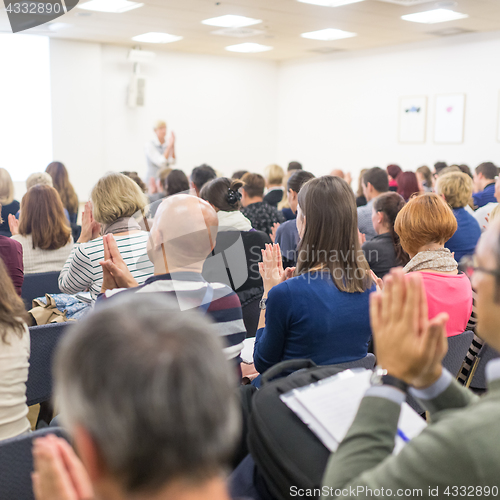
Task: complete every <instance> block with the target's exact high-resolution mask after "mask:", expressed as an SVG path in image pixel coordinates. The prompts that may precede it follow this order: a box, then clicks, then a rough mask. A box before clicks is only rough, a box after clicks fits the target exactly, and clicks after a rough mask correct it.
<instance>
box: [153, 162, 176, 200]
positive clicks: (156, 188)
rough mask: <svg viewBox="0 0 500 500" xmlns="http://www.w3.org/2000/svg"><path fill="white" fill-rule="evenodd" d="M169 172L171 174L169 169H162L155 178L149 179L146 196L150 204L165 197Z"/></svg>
mask: <svg viewBox="0 0 500 500" xmlns="http://www.w3.org/2000/svg"><path fill="white" fill-rule="evenodd" d="M170 172H172V169H171V168H170V167H163V168H161V169H160V170H159V171H158V173H157V174H156V177H151V179H150V186H149V195H148V196H149V202H150V203H154V202H155V201H158V200H162V199H163V198H165V196H167V193H166V187H165V186H166V182H167V177H168V174H170Z"/></svg>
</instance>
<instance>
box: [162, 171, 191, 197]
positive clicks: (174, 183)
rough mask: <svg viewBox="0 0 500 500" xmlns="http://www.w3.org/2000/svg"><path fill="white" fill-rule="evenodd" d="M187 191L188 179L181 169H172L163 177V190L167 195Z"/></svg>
mask: <svg viewBox="0 0 500 500" xmlns="http://www.w3.org/2000/svg"><path fill="white" fill-rule="evenodd" d="M183 191H189V179H188V178H187V175H186V174H185V173H184V172H183V171H182V170H172V172H170V173H169V174H168V175H167V178H166V179H165V192H166V193H167V196H172V195H173V194H177V193H182V192H183Z"/></svg>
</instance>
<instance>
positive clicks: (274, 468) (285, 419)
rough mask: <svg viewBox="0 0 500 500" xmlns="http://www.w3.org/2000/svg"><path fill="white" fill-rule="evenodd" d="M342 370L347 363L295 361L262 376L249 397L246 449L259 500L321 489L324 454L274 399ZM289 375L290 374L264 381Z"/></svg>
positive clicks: (286, 498)
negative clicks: (250, 457) (253, 473)
mask: <svg viewBox="0 0 500 500" xmlns="http://www.w3.org/2000/svg"><path fill="white" fill-rule="evenodd" d="M368 364H369V363H368ZM367 367H368V366H367ZM348 368H352V364H351V363H345V364H338V365H330V366H317V365H316V364H315V363H314V362H313V361H311V360H306V359H298V360H289V361H283V362H282V363H279V364H277V365H275V366H273V367H272V368H270V369H269V370H268V371H266V372H265V373H264V374H263V375H262V379H261V388H260V390H259V391H257V392H256V393H255V394H254V395H253V397H252V409H251V414H250V418H249V431H248V447H249V450H250V453H251V455H252V457H253V459H254V461H255V465H256V470H255V477H254V483H255V486H256V488H257V490H258V491H259V494H260V495H261V496H262V498H264V499H266V500H290V499H292V498H298V497H297V495H292V494H291V492H293V490H291V487H292V486H295V487H296V488H301V489H302V488H304V489H311V490H313V489H315V488H321V484H322V479H323V474H324V472H325V469H326V465H327V462H328V459H329V457H330V451H329V450H328V449H327V448H326V447H325V445H324V444H323V443H322V442H321V441H320V440H319V439H318V438H317V437H316V435H315V434H313V433H312V431H311V430H309V428H308V427H307V425H306V424H304V423H303V422H302V420H300V419H299V417H297V415H295V413H293V412H292V410H290V409H289V408H288V406H286V405H285V403H283V402H282V401H281V399H280V396H281V395H282V394H284V393H286V392H288V391H291V390H292V389H296V388H298V387H303V386H306V385H309V384H312V383H314V382H318V381H319V380H322V379H324V378H327V377H331V376H332V375H335V374H337V373H339V372H341V371H344V370H346V369H348ZM296 370H299V371H296ZM290 371H294V372H295V373H292V374H291V375H289V376H288V377H286V378H280V379H278V380H274V381H270V380H272V379H273V378H276V377H277V376H280V375H282V374H283V373H285V374H286V373H289V372H290ZM308 498H319V497H308Z"/></svg>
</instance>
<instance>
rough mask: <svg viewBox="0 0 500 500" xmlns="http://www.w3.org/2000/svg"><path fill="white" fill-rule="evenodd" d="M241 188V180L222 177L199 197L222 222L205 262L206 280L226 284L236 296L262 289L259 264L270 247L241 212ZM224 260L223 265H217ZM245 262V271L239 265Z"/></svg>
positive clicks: (202, 189)
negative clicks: (210, 206)
mask: <svg viewBox="0 0 500 500" xmlns="http://www.w3.org/2000/svg"><path fill="white" fill-rule="evenodd" d="M242 186H243V182H241V181H240V180H231V179H228V178H227V177H219V178H218V179H214V180H212V181H209V182H207V183H206V184H205V185H204V186H203V187H202V188H201V191H200V197H201V198H202V199H203V200H205V201H208V203H210V205H212V207H213V208H214V210H215V211H216V212H217V218H218V219H219V229H218V233H217V242H216V245H215V248H214V249H213V250H212V257H209V258H208V259H207V260H206V261H205V265H204V266H203V273H202V274H203V277H204V278H205V279H206V280H207V281H209V282H217V283H226V284H227V285H229V286H230V287H231V288H232V289H233V290H235V291H236V292H242V291H244V290H249V289H250V288H255V287H262V278H261V277H260V274H259V267H258V263H259V262H262V254H261V250H262V249H263V248H265V245H266V243H271V239H270V238H269V236H268V235H267V234H266V233H264V232H262V231H256V230H255V229H253V228H252V224H251V223H250V221H249V220H248V219H247V218H246V217H245V216H244V215H243V214H242V213H241V212H240V208H241V204H240V198H241V194H240V193H239V191H238V190H239V189H240V188H241V187H242ZM240 241H241V243H239V242H240ZM241 245H242V246H241ZM221 256H222V265H217V263H218V262H221V261H220V259H221ZM240 259H241V261H240ZM243 259H244V260H245V262H246V268H245V267H244V266H242V265H240V262H243ZM226 262H227V264H226ZM229 263H231V264H233V265H232V266H229ZM257 293H259V294H260V293H262V290H261V291H260V292H257Z"/></svg>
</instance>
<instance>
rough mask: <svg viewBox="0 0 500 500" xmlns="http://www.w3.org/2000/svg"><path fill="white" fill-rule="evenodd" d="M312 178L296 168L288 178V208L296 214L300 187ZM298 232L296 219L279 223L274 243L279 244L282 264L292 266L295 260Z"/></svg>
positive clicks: (312, 176) (307, 173) (311, 175)
mask: <svg viewBox="0 0 500 500" xmlns="http://www.w3.org/2000/svg"><path fill="white" fill-rule="evenodd" d="M311 179H314V175H313V174H311V173H310V172H306V171H305V170H296V171H294V172H293V174H292V175H291V176H290V179H288V184H287V196H288V202H289V203H290V210H292V211H293V213H294V214H295V215H296V214H297V204H298V197H299V192H300V189H301V187H302V186H303V185H304V184H305V183H306V182H307V181H309V180H311ZM299 239H300V238H299V232H298V230H297V220H296V219H293V220H288V221H286V222H284V223H283V224H281V225H280V226H279V227H278V229H277V230H276V238H275V240H274V241H275V243H277V244H278V245H279V246H280V250H281V255H282V258H283V266H284V267H285V268H287V267H294V266H295V264H296V262H297V245H298V244H299Z"/></svg>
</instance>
